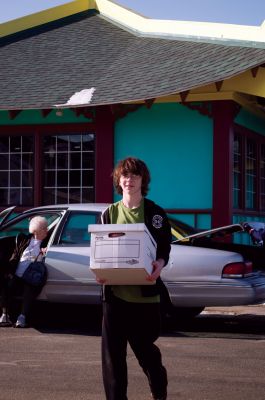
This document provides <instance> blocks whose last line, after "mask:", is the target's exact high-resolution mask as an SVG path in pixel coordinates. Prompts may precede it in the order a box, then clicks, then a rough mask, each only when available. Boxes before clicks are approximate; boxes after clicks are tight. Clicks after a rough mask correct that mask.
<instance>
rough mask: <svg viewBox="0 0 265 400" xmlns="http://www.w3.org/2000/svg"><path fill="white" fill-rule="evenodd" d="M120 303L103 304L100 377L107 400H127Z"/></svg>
mask: <svg viewBox="0 0 265 400" xmlns="http://www.w3.org/2000/svg"><path fill="white" fill-rule="evenodd" d="M125 313H126V311H125V308H124V304H123V303H122V302H119V301H116V302H114V303H107V302H103V324H102V375H103V383H104V389H105V394H106V399H107V400H127V383H128V378H127V364H126V355H127V338H126V334H125V329H124V326H125V325H126V316H125Z"/></svg>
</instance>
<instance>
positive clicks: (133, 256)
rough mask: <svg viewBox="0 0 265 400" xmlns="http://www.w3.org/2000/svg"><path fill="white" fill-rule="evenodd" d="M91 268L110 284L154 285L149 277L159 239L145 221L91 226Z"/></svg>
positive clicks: (98, 276) (89, 229)
mask: <svg viewBox="0 0 265 400" xmlns="http://www.w3.org/2000/svg"><path fill="white" fill-rule="evenodd" d="M88 231H89V232H91V252H90V269H91V271H93V272H94V274H95V275H96V276H97V278H99V279H104V280H106V284H110V285H138V284H140V285H150V284H151V285H152V284H153V283H154V282H150V281H147V280H146V277H147V276H148V275H150V274H151V273H152V270H153V267H152V261H154V260H155V258H156V242H155V241H154V239H153V237H152V235H151V234H150V232H149V230H148V229H147V227H146V226H145V224H104V225H99V224H97V225H89V228H88Z"/></svg>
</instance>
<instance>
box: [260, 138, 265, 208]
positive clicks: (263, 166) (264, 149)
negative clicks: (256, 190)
mask: <svg viewBox="0 0 265 400" xmlns="http://www.w3.org/2000/svg"><path fill="white" fill-rule="evenodd" d="M260 207H261V209H262V210H265V144H262V145H261V151H260Z"/></svg>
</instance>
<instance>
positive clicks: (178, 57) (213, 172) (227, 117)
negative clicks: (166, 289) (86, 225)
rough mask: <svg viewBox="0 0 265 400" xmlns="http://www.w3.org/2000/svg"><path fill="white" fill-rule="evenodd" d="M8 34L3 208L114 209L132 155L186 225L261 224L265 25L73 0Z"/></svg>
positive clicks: (1, 111) (1, 53)
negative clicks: (172, 16) (80, 205)
mask: <svg viewBox="0 0 265 400" xmlns="http://www.w3.org/2000/svg"><path fill="white" fill-rule="evenodd" d="M0 35H1V37H0V42H1V48H0V57H1V70H0V81H1V84H0V88H1V90H0V156H1V158H0V160H1V161H0V177H1V179H0V205H1V208H4V207H6V206H8V205H13V204H16V205H19V206H20V208H21V209H23V208H28V207H32V206H37V205H44V204H51V203H58V204H59V203H67V202H94V201H96V202H110V201H113V198H114V199H116V197H115V196H114V195H113V188H112V180H111V177H110V175H111V171H112V168H113V165H114V163H116V161H117V160H118V159H121V158H123V157H125V156H128V155H133V156H137V157H139V158H142V159H144V160H145V161H146V163H147V165H148V166H149V167H150V170H151V175H152V185H151V190H150V197H151V198H152V199H154V200H155V201H157V202H158V203H159V204H161V205H162V206H163V207H164V208H165V209H166V210H168V211H169V212H170V213H172V214H176V215H177V216H178V218H180V219H182V220H183V221H185V222H188V223H190V224H192V225H194V226H197V227H201V228H208V227H211V226H213V227H215V226H218V225H225V224H230V223H232V222H237V221H240V220H242V219H244V220H247V219H252V220H253V219H258V220H265V136H264V135H265V24H263V25H262V26H260V27H249V26H246V27H242V26H236V25H223V24H212V23H204V24H203V23H194V22H192V23H190V22H180V21H160V20H159V21H158V20H152V19H147V18H145V17H143V16H141V15H138V14H136V13H134V12H132V11H131V10H128V9H126V8H124V7H121V6H119V5H117V4H116V3H114V2H112V1H110V0H76V1H72V2H69V3H66V4H65V5H62V6H59V7H54V8H52V9H49V10H45V11H43V12H40V13H36V14H33V15H29V16H27V17H24V18H20V19H17V20H14V21H10V22H7V23H4V24H2V26H1V28H0ZM113 196H114V197H113Z"/></svg>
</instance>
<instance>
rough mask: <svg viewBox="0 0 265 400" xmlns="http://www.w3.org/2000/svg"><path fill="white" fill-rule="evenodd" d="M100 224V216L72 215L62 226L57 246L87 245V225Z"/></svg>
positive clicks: (88, 240) (88, 236)
mask: <svg viewBox="0 0 265 400" xmlns="http://www.w3.org/2000/svg"><path fill="white" fill-rule="evenodd" d="M98 223H100V214H99V213H97V214H91V213H89V214H88V213H72V214H71V215H70V217H69V218H68V220H67V223H66V225H65V226H64V229H63V232H62V235H61V238H60V240H59V244H89V242H90V233H89V232H88V225H90V224H98Z"/></svg>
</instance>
